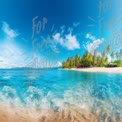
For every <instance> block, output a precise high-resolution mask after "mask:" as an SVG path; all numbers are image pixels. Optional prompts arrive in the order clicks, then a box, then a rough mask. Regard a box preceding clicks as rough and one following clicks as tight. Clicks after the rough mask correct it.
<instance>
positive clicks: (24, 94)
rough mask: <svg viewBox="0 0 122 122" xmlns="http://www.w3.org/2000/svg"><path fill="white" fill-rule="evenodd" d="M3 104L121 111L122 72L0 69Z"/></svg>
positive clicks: (0, 89) (0, 91) (1, 102)
mask: <svg viewBox="0 0 122 122" xmlns="http://www.w3.org/2000/svg"><path fill="white" fill-rule="evenodd" d="M0 104H6V105H10V106H15V107H23V106H24V107H34V108H40V109H41V108H42V109H54V110H59V109H62V108H63V107H65V106H77V107H80V108H87V109H92V110H94V111H107V112H108V113H118V114H120V113H122V74H111V73H83V72H78V71H72V70H62V69H0Z"/></svg>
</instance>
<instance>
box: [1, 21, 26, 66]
mask: <svg viewBox="0 0 122 122" xmlns="http://www.w3.org/2000/svg"><path fill="white" fill-rule="evenodd" d="M2 31H3V32H4V34H5V37H4V39H3V40H1V41H2V43H1V44H0V49H1V52H0V68H12V67H21V66H23V65H24V59H25V55H22V50H20V49H19V48H18V47H17V45H16V44H15V43H14V42H15V38H16V37H17V36H18V33H17V32H16V31H15V30H13V29H11V28H10V26H9V25H8V23H6V22H3V25H2Z"/></svg>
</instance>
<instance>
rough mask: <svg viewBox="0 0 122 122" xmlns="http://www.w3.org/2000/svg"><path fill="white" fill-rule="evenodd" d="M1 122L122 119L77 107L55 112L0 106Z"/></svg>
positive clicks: (114, 120) (70, 121)
mask: <svg viewBox="0 0 122 122" xmlns="http://www.w3.org/2000/svg"><path fill="white" fill-rule="evenodd" d="M0 122H122V119H121V118H119V120H117V118H114V117H110V116H108V117H107V116H106V117H105V116H104V117H102V118H101V117H100V116H99V114H98V113H94V112H92V111H88V110H81V109H80V108H75V107H71V108H66V109H64V110H61V111H59V112H54V111H53V110H34V109H25V108H11V107H8V106H0Z"/></svg>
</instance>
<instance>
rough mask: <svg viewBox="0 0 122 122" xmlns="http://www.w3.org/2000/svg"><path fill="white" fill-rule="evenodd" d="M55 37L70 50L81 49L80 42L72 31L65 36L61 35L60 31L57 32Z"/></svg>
mask: <svg viewBox="0 0 122 122" xmlns="http://www.w3.org/2000/svg"><path fill="white" fill-rule="evenodd" d="M53 39H54V40H55V41H56V42H57V43H59V44H60V45H61V46H63V47H65V48H66V49H68V50H74V49H80V44H79V42H78V41H77V39H76V37H75V36H74V35H72V34H71V33H69V34H67V35H66V36H65V37H61V34H60V33H56V34H55V35H54V36H53Z"/></svg>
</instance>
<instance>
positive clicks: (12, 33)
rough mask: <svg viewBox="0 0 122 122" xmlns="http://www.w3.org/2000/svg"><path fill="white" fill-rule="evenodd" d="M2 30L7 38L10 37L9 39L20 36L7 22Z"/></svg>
mask: <svg viewBox="0 0 122 122" xmlns="http://www.w3.org/2000/svg"><path fill="white" fill-rule="evenodd" d="M2 30H3V32H4V33H5V34H6V36H8V37H9V38H15V37H17V36H18V33H17V32H16V31H14V30H13V29H11V28H10V27H9V25H8V23H6V22H3V26H2Z"/></svg>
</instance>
